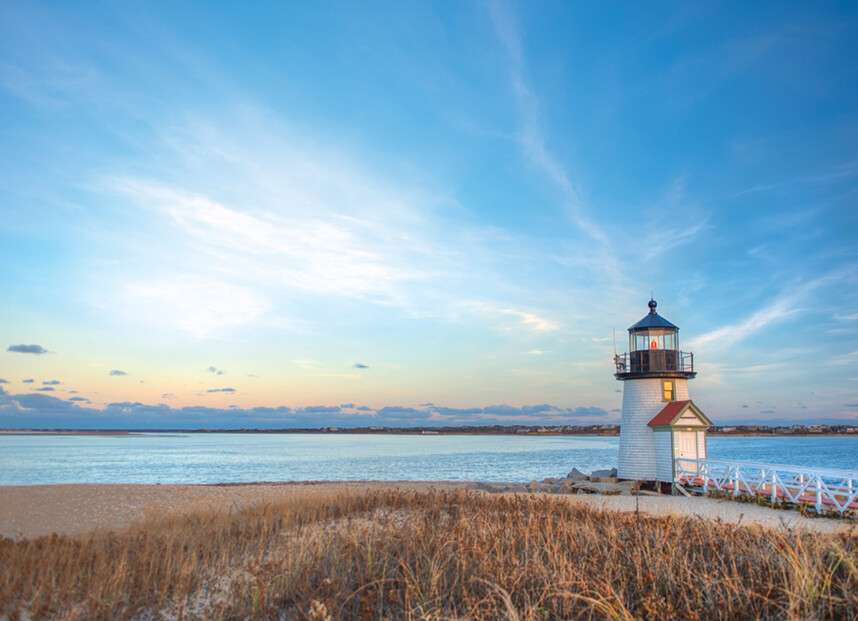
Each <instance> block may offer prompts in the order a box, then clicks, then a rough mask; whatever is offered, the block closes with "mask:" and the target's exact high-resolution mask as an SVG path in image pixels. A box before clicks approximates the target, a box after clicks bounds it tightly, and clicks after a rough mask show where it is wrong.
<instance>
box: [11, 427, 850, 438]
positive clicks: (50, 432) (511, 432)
mask: <svg viewBox="0 0 858 621" xmlns="http://www.w3.org/2000/svg"><path fill="white" fill-rule="evenodd" d="M224 433H240V434H294V435H310V434H324V435H408V436H419V435H433V436H434V435H442V436H517V437H518V436H525V437H549V436H550V437H557V436H587V437H617V436H619V435H620V433H619V429H618V428H617V429H592V428H585V429H582V430H580V431H579V430H572V431H554V430H552V431H539V430H529V429H528V430H525V431H521V430H516V429H515V428H507V429H479V428H468V427H465V428H445V429H427V428H417V429H411V428H401V427H395V428H387V427H385V428H378V429H368V428H355V429H330V428H319V429H0V436H135V435H142V434H224ZM708 435H709V436H710V437H741V438H747V437H773V436H774V437H784V438H787V437H801V438H810V437H821V438H824V437H839V436H844V437H855V438H858V433H855V432H847V431H836V430H828V429H826V430H823V431H794V430H792V429H790V428H788V427H770V428H768V429H765V430H762V429H760V428H759V427H757V428H756V429H755V430H753V431H751V430H739V429H737V430H735V431H732V430H731V431H721V430H715V431H710V432H709V434H708Z"/></svg>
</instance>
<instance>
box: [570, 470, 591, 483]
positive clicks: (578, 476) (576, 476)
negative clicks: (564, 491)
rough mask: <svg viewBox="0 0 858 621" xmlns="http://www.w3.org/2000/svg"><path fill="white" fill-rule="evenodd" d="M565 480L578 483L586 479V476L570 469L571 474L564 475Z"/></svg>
mask: <svg viewBox="0 0 858 621" xmlns="http://www.w3.org/2000/svg"><path fill="white" fill-rule="evenodd" d="M566 478H567V479H572V480H573V481H580V480H583V479H586V478H587V475H586V474H584V473H583V472H581V471H580V470H578V468H572V472H570V473H569V474H567V475H566Z"/></svg>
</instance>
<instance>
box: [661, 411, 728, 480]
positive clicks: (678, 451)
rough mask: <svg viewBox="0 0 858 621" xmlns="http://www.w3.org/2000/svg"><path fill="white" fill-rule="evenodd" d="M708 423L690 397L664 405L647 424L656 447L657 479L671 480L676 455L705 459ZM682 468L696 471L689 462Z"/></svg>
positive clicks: (674, 469)
mask: <svg viewBox="0 0 858 621" xmlns="http://www.w3.org/2000/svg"><path fill="white" fill-rule="evenodd" d="M711 426H712V422H711V421H710V420H709V419H708V418H706V415H705V414H703V412H701V411H700V408H698V407H697V406H696V405H694V403H693V402H692V401H691V400H690V399H689V400H685V401H671V402H670V403H668V404H667V405H665V406H664V407H663V408H662V409H661V411H660V412H659V413H658V414H656V415H655V416H654V417H653V419H652V420H651V421H649V422H648V423H647V427H649V428H650V429H652V435H653V444H654V446H655V477H656V480H657V481H664V482H667V483H672V482H673V481H674V479H675V478H676V461H675V460H676V459H677V458H679V457H684V458H687V459H706V431H707V430H708V429H709V427H711ZM685 470H686V471H693V472H697V470H696V469H695V468H693V467H692V466H691V465H690V464H688V465H687V466H686V468H685Z"/></svg>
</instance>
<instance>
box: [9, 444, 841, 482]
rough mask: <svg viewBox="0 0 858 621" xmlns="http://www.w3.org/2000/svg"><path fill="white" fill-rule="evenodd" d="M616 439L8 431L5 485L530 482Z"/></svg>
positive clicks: (837, 451) (747, 448)
mask: <svg viewBox="0 0 858 621" xmlns="http://www.w3.org/2000/svg"><path fill="white" fill-rule="evenodd" d="M617 445H618V438H616V437H608V438H603V437H593V436H548V437H521V436H440V435H439V436H411V435H402V436H387V435H323V434H313V435H291V434H142V435H129V436H47V435H44V436H40V435H34V436H24V435H9V436H0V485H33V484H45V483H119V482H122V483H217V482H241V481H320V480H332V481H334V480H368V479H377V480H434V481H442V480H445V481H461V480H477V481H530V480H533V479H542V478H545V477H548V476H564V475H565V474H566V473H567V472H568V471H569V470H571V469H572V467H573V466H575V467H577V468H578V469H579V470H583V471H585V472H590V471H591V470H593V469H596V468H610V467H613V466H615V465H616V463H617ZM709 456H710V457H713V458H722V459H735V460H744V461H758V462H766V463H773V464H794V465H802V466H822V467H831V468H845V469H849V470H858V438H852V437H811V438H778V437H774V438H772V437H753V438H724V437H720V438H719V437H716V438H709Z"/></svg>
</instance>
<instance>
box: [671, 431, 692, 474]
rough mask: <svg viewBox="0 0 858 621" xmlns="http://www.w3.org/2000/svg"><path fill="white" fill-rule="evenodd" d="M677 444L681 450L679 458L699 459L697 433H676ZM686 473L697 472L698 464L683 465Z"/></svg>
mask: <svg viewBox="0 0 858 621" xmlns="http://www.w3.org/2000/svg"><path fill="white" fill-rule="evenodd" d="M674 433H675V434H676V444H677V446H678V448H679V455H677V457H680V458H684V459H697V433H696V432H694V431H676V432H674ZM682 468H683V469H684V470H685V471H686V472H697V465H696V464H687V463H684V464H682Z"/></svg>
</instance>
